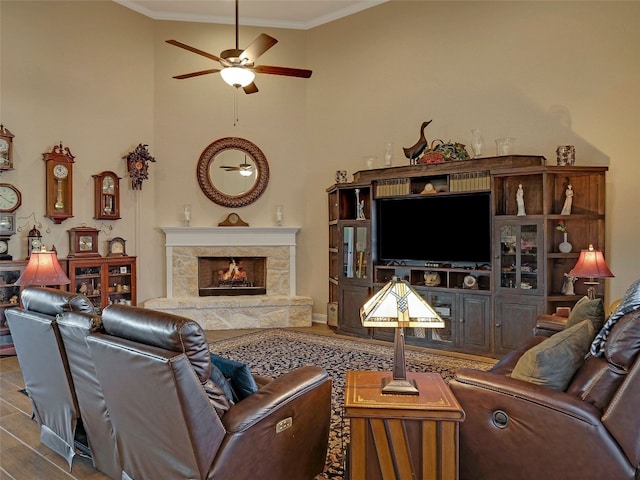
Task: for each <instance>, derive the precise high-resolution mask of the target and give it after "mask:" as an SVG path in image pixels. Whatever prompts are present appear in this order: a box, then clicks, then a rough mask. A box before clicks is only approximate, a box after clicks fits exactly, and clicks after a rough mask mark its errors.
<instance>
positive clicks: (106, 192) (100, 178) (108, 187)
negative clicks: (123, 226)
mask: <svg viewBox="0 0 640 480" xmlns="http://www.w3.org/2000/svg"><path fill="white" fill-rule="evenodd" d="M93 190H94V198H95V202H94V210H93V218H95V219H96V220H118V219H119V218H120V177H119V176H118V175H116V174H115V173H114V172H110V171H105V172H102V173H98V174H97V175H93Z"/></svg>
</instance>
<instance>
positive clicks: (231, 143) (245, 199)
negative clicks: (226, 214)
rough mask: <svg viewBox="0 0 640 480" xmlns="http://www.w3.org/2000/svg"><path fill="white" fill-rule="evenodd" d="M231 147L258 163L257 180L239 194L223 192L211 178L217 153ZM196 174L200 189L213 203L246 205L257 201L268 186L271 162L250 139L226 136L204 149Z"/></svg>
mask: <svg viewBox="0 0 640 480" xmlns="http://www.w3.org/2000/svg"><path fill="white" fill-rule="evenodd" d="M229 149H235V150H241V151H242V152H244V153H245V154H246V155H248V156H249V157H250V158H251V160H253V162H254V163H255V165H256V181H255V182H254V184H253V185H252V186H251V187H250V188H249V189H248V190H247V191H245V192H243V193H241V194H239V195H228V194H226V193H224V192H222V191H221V190H220V189H218V188H216V186H215V184H214V181H213V178H211V164H212V163H213V161H214V159H215V157H216V155H218V154H220V153H222V152H224V151H225V150H229ZM196 176H197V178H198V185H200V189H201V190H202V192H203V193H204V194H205V195H206V196H207V198H209V200H211V201H212V202H213V203H216V204H218V205H222V206H223V207H230V208H236V207H244V206H245V205H249V204H251V203H253V202H255V201H256V200H257V199H258V198H259V197H260V195H262V194H263V193H264V191H265V189H266V188H267V184H268V183H269V163H268V162H267V157H265V155H264V153H262V150H260V148H258V146H257V145H255V144H254V143H252V142H250V141H249V140H245V139H244V138H240V137H225V138H221V139H219V140H216V141H215V142H213V143H212V144H210V145H209V146H208V147H207V148H205V149H204V151H203V152H202V154H201V155H200V159H199V160H198V167H197V170H196Z"/></svg>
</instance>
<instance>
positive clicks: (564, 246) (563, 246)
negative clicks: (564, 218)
mask: <svg viewBox="0 0 640 480" xmlns="http://www.w3.org/2000/svg"><path fill="white" fill-rule="evenodd" d="M563 235H564V241H562V242H560V245H558V250H560V251H561V252H562V253H569V252H570V251H571V250H572V249H573V245H571V244H570V243H569V242H567V232H563Z"/></svg>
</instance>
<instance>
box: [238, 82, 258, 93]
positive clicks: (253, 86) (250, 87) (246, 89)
mask: <svg viewBox="0 0 640 480" xmlns="http://www.w3.org/2000/svg"><path fill="white" fill-rule="evenodd" d="M242 89H243V90H244V93H247V94H248V93H256V92H257V91H258V87H257V85H256V84H255V83H254V82H251V83H250V84H249V85H247V86H246V87H242Z"/></svg>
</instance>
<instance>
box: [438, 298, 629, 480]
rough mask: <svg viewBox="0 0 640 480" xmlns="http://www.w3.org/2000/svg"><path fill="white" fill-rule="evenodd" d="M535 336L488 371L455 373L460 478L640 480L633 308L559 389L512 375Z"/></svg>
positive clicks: (476, 479)
mask: <svg viewBox="0 0 640 480" xmlns="http://www.w3.org/2000/svg"><path fill="white" fill-rule="evenodd" d="M545 339H546V337H541V336H539V337H534V338H533V339H531V340H530V341H529V342H528V343H527V344H526V345H523V346H522V348H521V349H519V350H518V351H516V352H512V353H511V354H509V355H507V356H506V357H505V358H503V359H502V360H501V361H500V362H498V363H497V364H496V365H495V366H494V367H493V368H492V369H491V370H490V371H487V372H482V371H477V370H468V369H466V370H460V371H459V372H458V373H457V374H456V376H455V378H454V380H452V381H451V383H450V385H451V388H452V390H453V392H454V394H455V395H456V397H457V398H458V400H459V402H460V404H461V405H462V407H463V409H464V411H465V413H466V418H465V421H464V422H463V423H462V424H461V426H460V472H461V473H460V479H461V480H496V479H500V480H509V479H514V480H515V479H517V480H528V479H530V480H541V479H549V480H551V479H556V478H557V479H562V480H589V479H594V480H595V479H604V478H607V479H616V480H624V479H628V480H631V479H634V478H635V479H637V478H639V477H640V469H639V465H640V360H638V357H639V352H640V311H639V310H635V311H631V312H629V313H627V314H625V315H624V316H623V317H622V318H620V319H619V320H618V321H617V323H615V325H614V326H613V328H612V330H611V333H610V335H609V338H608V339H607V342H606V348H605V352H604V356H603V357H593V356H589V357H588V358H587V360H586V361H585V362H584V363H583V364H582V366H581V367H580V368H579V369H578V371H577V372H576V373H575V375H574V376H573V378H572V380H571V381H570V383H569V386H568V388H567V389H566V390H565V391H558V390H553V389H550V388H547V387H544V386H540V385H535V384H532V383H528V382H525V381H521V380H517V379H514V378H511V376H510V374H511V372H512V371H513V369H514V367H515V365H516V363H517V361H518V359H519V358H520V357H521V356H522V354H523V353H524V352H525V351H527V350H528V349H529V348H531V347H533V346H534V345H536V344H538V343H540V342H541V341H543V340H545Z"/></svg>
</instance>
